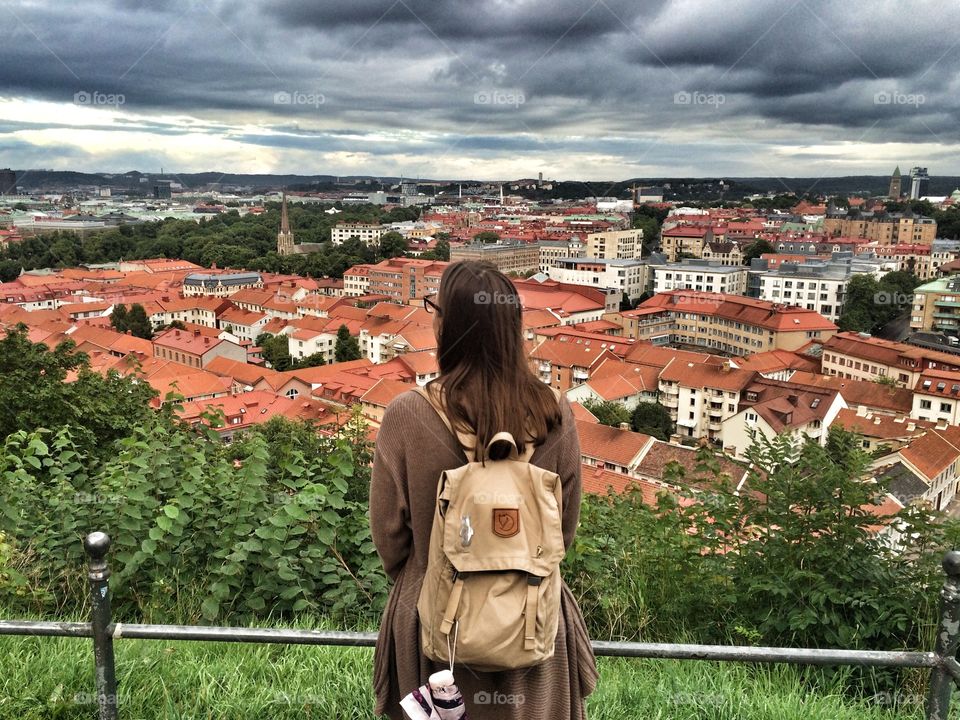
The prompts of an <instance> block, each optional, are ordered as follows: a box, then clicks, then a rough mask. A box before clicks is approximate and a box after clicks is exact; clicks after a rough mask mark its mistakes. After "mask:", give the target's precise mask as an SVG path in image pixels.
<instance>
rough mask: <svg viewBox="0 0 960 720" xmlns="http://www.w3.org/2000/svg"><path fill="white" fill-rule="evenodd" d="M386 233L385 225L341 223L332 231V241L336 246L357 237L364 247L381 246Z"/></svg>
mask: <svg viewBox="0 0 960 720" xmlns="http://www.w3.org/2000/svg"><path fill="white" fill-rule="evenodd" d="M384 232H386V231H385V229H384V227H383V225H373V224H370V223H340V224H339V225H335V226H334V227H332V228H331V229H330V240H331V242H332V243H333V244H334V245H342V244H343V243H345V242H346V241H347V240H349V239H350V238H354V237H355V238H358V239H359V240H360V241H361V242H363V244H364V245H379V244H380V238H381V237H382V236H383V233H384Z"/></svg>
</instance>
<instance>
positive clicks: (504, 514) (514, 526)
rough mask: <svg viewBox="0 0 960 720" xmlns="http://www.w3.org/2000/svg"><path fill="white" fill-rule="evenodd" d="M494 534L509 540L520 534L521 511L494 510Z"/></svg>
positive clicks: (516, 509)
mask: <svg viewBox="0 0 960 720" xmlns="http://www.w3.org/2000/svg"><path fill="white" fill-rule="evenodd" d="M493 532H494V534H495V535H498V536H499V537H502V538H509V537H513V536H514V535H516V534H517V533H518V532H520V510H519V509H518V508H494V509H493Z"/></svg>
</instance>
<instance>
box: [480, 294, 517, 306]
mask: <svg viewBox="0 0 960 720" xmlns="http://www.w3.org/2000/svg"><path fill="white" fill-rule="evenodd" d="M473 301H474V302H475V303H476V304H477V305H519V304H520V298H519V297H518V296H517V295H511V294H510V293H502V292H499V291H494V292H487V291H486V290H481V291H480V292H476V293H474V294H473Z"/></svg>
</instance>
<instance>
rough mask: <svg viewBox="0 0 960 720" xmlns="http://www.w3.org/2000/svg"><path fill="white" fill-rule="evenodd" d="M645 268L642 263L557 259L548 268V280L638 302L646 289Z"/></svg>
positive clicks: (635, 261)
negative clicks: (594, 289) (614, 293)
mask: <svg viewBox="0 0 960 720" xmlns="http://www.w3.org/2000/svg"><path fill="white" fill-rule="evenodd" d="M647 273H648V266H647V264H646V261H644V260H599V259H590V258H561V259H559V260H556V261H555V263H554V265H553V267H551V268H550V272H549V275H550V279H551V280H556V281H557V282H562V283H569V284H571V285H586V286H588V287H595V288H601V289H605V290H615V291H616V292H618V293H621V294H625V295H626V296H627V297H629V298H630V300H638V299H639V298H640V296H641V295H643V293H644V292H645V291H646V288H647V284H648V281H647Z"/></svg>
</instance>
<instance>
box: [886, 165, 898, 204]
mask: <svg viewBox="0 0 960 720" xmlns="http://www.w3.org/2000/svg"><path fill="white" fill-rule="evenodd" d="M900 193H901V187H900V166H899V165H897V169H896V170H894V171H893V175H892V176H891V177H890V192H888V193H887V197H889V198H890V199H891V200H899V199H900Z"/></svg>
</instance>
